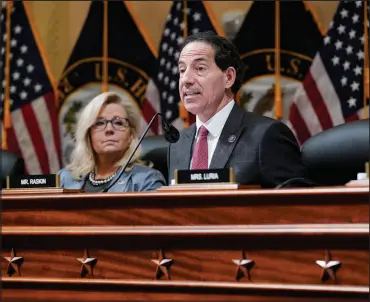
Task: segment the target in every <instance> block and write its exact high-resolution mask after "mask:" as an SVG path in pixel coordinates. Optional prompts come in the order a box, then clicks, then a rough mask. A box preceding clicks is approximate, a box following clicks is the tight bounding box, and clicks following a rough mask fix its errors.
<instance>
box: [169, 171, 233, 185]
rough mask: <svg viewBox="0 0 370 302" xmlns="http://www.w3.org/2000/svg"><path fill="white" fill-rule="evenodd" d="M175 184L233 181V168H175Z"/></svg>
mask: <svg viewBox="0 0 370 302" xmlns="http://www.w3.org/2000/svg"><path fill="white" fill-rule="evenodd" d="M175 183H176V184H197V183H198V184H200V183H235V177H234V170H233V168H228V169H208V170H175Z"/></svg>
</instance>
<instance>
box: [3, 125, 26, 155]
mask: <svg viewBox="0 0 370 302" xmlns="http://www.w3.org/2000/svg"><path fill="white" fill-rule="evenodd" d="M6 136H7V137H6V139H7V146H8V151H9V152H13V153H17V154H18V156H22V154H21V152H20V151H19V150H20V149H19V145H18V141H17V139H16V135H15V132H14V129H13V128H8V129H6Z"/></svg>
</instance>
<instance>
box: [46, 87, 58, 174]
mask: <svg viewBox="0 0 370 302" xmlns="http://www.w3.org/2000/svg"><path fill="white" fill-rule="evenodd" d="M44 98H45V102H46V105H47V107H48V112H49V114H50V119H51V121H53V123H52V124H51V125H52V131H53V140H54V145H55V149H56V152H57V155H58V157H57V159H56V160H57V165H58V166H60V159H61V154H62V153H61V148H60V137H59V127H58V124H57V123H56V122H54V121H57V120H58V116H57V108H56V105H55V94H54V93H53V92H49V93H46V94H45V95H44ZM52 172H53V170H52ZM55 172H57V171H55ZM53 173H54V172H53Z"/></svg>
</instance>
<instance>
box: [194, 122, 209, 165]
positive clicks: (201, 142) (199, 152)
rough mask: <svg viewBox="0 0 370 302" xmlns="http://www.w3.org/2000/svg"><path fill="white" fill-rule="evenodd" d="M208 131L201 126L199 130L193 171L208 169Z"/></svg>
mask: <svg viewBox="0 0 370 302" xmlns="http://www.w3.org/2000/svg"><path fill="white" fill-rule="evenodd" d="M207 135H208V130H207V128H206V127H204V126H201V127H200V129H199V139H198V141H197V143H196V144H195V148H194V152H193V161H192V164H191V169H192V170H202V169H208V143H207Z"/></svg>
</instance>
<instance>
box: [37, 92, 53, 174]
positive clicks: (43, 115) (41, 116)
mask: <svg viewBox="0 0 370 302" xmlns="http://www.w3.org/2000/svg"><path fill="white" fill-rule="evenodd" d="M45 102H46V100H45V98H44V97H40V98H38V99H36V100H35V101H33V102H32V103H31V106H32V108H33V112H34V114H35V117H36V119H37V123H38V125H51V124H52V123H51V119H50V114H49V111H48V107H47V106H46V104H45ZM39 129H40V131H41V134H42V135H41V136H42V137H41V138H42V140H43V141H42V142H40V145H41V146H44V147H45V149H46V152H47V156H48V159H49V161H48V163H49V164H48V165H47V167H48V169H50V170H49V173H50V172H53V173H56V172H58V170H59V169H60V166H59V160H58V152H57V150H56V148H55V144H54V143H53V140H54V139H53V129H52V128H51V127H40V128H39Z"/></svg>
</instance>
